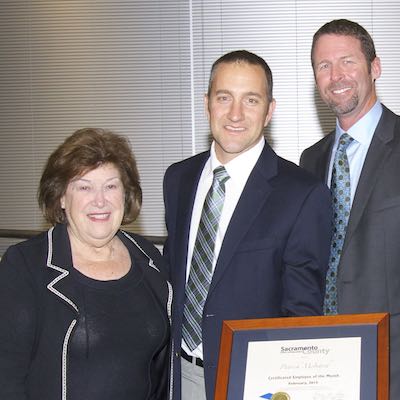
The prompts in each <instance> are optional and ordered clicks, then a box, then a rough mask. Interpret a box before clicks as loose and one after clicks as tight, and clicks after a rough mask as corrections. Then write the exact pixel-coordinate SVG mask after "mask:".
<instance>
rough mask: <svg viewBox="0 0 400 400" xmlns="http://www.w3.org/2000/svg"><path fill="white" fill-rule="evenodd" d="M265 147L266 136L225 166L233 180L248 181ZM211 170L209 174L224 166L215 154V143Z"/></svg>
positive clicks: (211, 157) (211, 158) (212, 146)
mask: <svg viewBox="0 0 400 400" xmlns="http://www.w3.org/2000/svg"><path fill="white" fill-rule="evenodd" d="M264 146H265V139H264V136H262V137H261V138H260V140H259V141H258V142H257V143H256V144H255V145H254V146H253V147H252V148H250V149H249V150H247V151H245V152H244V153H242V154H239V155H238V156H237V157H235V158H233V159H232V160H231V161H229V162H228V163H226V164H225V165H224V167H225V169H226V171H227V172H228V174H229V176H230V178H231V179H232V180H238V181H246V180H247V178H248V177H249V175H250V173H251V171H252V170H253V168H254V165H255V164H256V162H257V160H258V159H259V157H260V155H261V153H262V151H263V149H264ZM209 165H210V170H209V173H210V174H212V173H213V171H214V169H215V168H217V167H218V166H220V165H222V164H221V163H220V162H219V161H218V158H217V156H216V154H215V142H213V143H212V144H211V150H210V163H209Z"/></svg>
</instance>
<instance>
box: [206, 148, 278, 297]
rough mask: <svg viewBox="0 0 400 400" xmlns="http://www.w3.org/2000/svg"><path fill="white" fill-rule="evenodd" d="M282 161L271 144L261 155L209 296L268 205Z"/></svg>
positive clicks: (232, 224)
mask: <svg viewBox="0 0 400 400" xmlns="http://www.w3.org/2000/svg"><path fill="white" fill-rule="evenodd" d="M277 163H278V158H277V156H276V154H275V153H274V152H273V150H272V149H271V148H270V147H269V145H268V144H265V147H264V150H263V152H262V153H261V155H260V158H259V159H258V161H257V163H256V165H255V166H254V168H253V171H252V172H251V173H250V176H249V179H248V181H247V183H246V185H245V187H244V189H243V192H242V195H241V196H240V199H239V202H238V204H237V206H236V208H235V211H234V213H233V215H232V218H231V221H230V223H229V226H228V229H227V231H226V233H225V237H224V240H223V243H222V246H221V250H220V253H219V256H218V261H217V265H216V267H215V271H214V275H213V278H212V281H211V286H210V289H209V294H210V293H211V292H212V291H213V289H214V288H215V287H216V285H217V283H218V281H219V280H220V279H221V277H222V275H223V274H224V271H225V269H226V268H227V267H228V265H229V262H230V260H231V258H232V256H233V255H234V253H235V249H236V248H237V247H238V245H239V244H240V242H241V241H242V239H243V237H244V236H245V235H246V233H247V231H248V230H249V228H250V227H251V226H252V225H253V223H254V221H255V220H256V219H257V218H258V214H259V211H260V209H261V208H262V207H263V206H264V204H265V202H266V200H267V198H268V195H269V193H270V192H271V190H272V187H271V185H270V183H269V182H268V181H269V179H271V178H272V177H273V176H275V175H276V174H277V168H278V166H277Z"/></svg>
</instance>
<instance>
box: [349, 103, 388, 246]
mask: <svg viewBox="0 0 400 400" xmlns="http://www.w3.org/2000/svg"><path fill="white" fill-rule="evenodd" d="M395 125H396V117H395V115H394V114H393V113H391V112H390V111H389V110H388V109H387V108H386V107H384V106H383V113H382V117H381V120H380V121H379V123H378V126H377V127H376V130H375V133H374V137H373V139H372V142H371V144H370V147H369V150H368V153H367V156H366V158H365V162H364V166H363V168H362V171H361V175H360V179H359V181H358V185H357V189H356V193H355V196H354V200H353V206H352V208H351V213H350V218H349V225H348V227H347V234H346V239H345V242H344V245H343V252H345V251H346V248H347V246H348V244H349V242H350V240H351V237H352V235H353V233H354V231H355V230H356V229H357V226H358V224H359V222H360V219H361V216H362V215H363V213H364V210H365V207H366V205H367V203H368V200H369V198H370V196H371V193H372V191H373V189H374V187H375V184H376V181H377V179H378V178H379V176H380V174H381V168H382V166H383V165H384V163H385V160H386V158H387V157H388V156H389V154H390V153H391V151H392V146H391V145H390V144H391V142H392V140H393V137H394V131H395Z"/></svg>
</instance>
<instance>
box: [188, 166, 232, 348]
mask: <svg viewBox="0 0 400 400" xmlns="http://www.w3.org/2000/svg"><path fill="white" fill-rule="evenodd" d="M228 179H229V175H228V173H227V172H226V170H225V168H224V167H222V166H220V167H218V168H216V169H215V170H214V179H213V182H212V185H211V188H210V190H209V191H208V193H207V196H206V198H205V201H204V206H203V211H202V213H201V218H200V224H199V228H198V231H197V237H196V241H195V244H194V248H193V257H192V262H191V265H190V273H189V279H188V282H187V284H186V292H185V293H186V299H185V306H184V311H183V329H182V335H183V339H184V340H185V343H186V344H187V345H188V347H189V348H190V350H193V349H195V348H196V347H197V346H198V345H199V344H200V343H201V341H202V339H201V320H202V315H203V308H204V303H205V301H206V298H207V293H208V289H209V287H210V283H211V278H212V263H213V258H214V246H215V237H216V235H217V230H218V223H219V219H220V216H221V211H222V207H223V205H224V199H225V182H226V181H227V180H228Z"/></svg>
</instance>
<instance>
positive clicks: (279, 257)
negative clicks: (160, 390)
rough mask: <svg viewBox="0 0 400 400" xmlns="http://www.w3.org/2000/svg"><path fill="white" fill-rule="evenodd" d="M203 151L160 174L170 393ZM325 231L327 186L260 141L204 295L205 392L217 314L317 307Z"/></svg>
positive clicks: (210, 393)
mask: <svg viewBox="0 0 400 400" xmlns="http://www.w3.org/2000/svg"><path fill="white" fill-rule="evenodd" d="M208 158H209V152H205V153H202V154H199V155H197V156H194V157H192V158H189V159H187V160H184V161H182V162H179V163H176V164H173V165H172V166H170V167H169V168H168V170H167V172H166V174H165V178H164V200H165V207H166V224H167V228H168V239H167V242H166V244H165V248H164V254H165V256H166V257H167V259H168V261H169V266H170V275H171V280H172V285H173V288H174V306H173V318H172V319H173V342H174V343H173V345H174V351H175V365H174V368H173V372H174V375H175V379H174V399H180V398H181V394H180V392H181V387H180V347H181V337H182V336H181V327H182V315H183V305H184V299H185V282H186V261H187V247H188V238H189V229H190V221H191V216H192V208H193V203H194V199H195V195H196V189H197V185H198V182H199V179H200V175H201V173H202V170H203V167H204V165H205V163H206V161H207V160H208ZM330 238H331V201H330V193H329V190H328V188H327V187H326V185H325V184H324V183H322V182H320V181H318V180H317V179H316V178H314V177H312V175H311V174H309V173H307V172H306V171H304V170H302V169H300V168H299V167H297V166H296V165H294V164H293V163H291V162H288V161H286V160H283V159H282V158H280V157H278V156H277V155H276V154H275V153H274V151H273V150H272V149H271V147H270V146H269V145H268V144H267V143H266V144H265V147H264V150H263V152H262V154H261V155H260V157H259V159H258V161H257V163H256V165H255V167H254V169H253V171H252V172H251V174H250V176H249V179H248V181H247V183H246V186H245V188H244V190H243V193H242V195H241V197H240V199H239V202H238V204H237V206H236V209H235V211H234V213H233V215H232V218H231V221H230V223H229V226H228V229H227V231H226V234H225V237H224V240H223V243H222V247H221V250H220V253H219V257H218V260H217V264H216V267H215V271H214V275H213V278H212V282H211V287H210V289H209V293H208V297H207V300H206V304H205V308H204V314H203V321H202V334H203V352H204V373H205V384H206V392H207V399H208V400H211V399H213V398H214V389H215V387H214V386H215V378H216V367H217V362H218V354H219V343H220V334H221V326H222V321H223V320H230V319H247V318H266V317H281V316H295V315H297V316H298V315H318V314H321V313H322V303H323V295H324V287H325V275H326V270H327V265H328V256H329V246H330Z"/></svg>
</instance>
